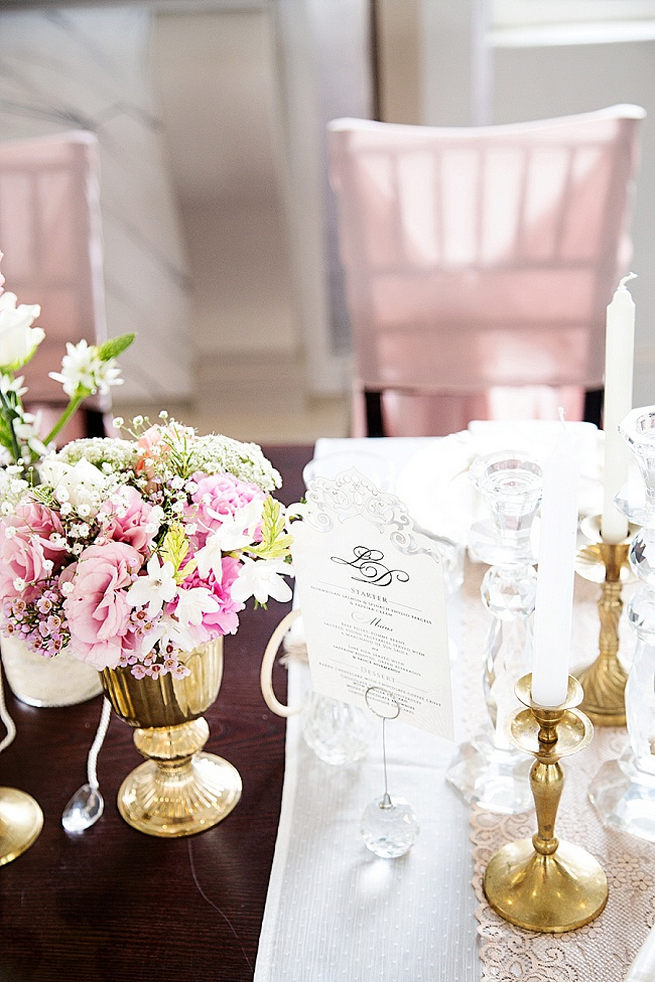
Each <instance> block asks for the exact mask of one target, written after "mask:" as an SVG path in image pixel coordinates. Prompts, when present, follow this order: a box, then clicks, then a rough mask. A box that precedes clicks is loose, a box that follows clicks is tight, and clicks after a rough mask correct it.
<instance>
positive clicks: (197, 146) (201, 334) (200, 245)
mask: <svg viewBox="0 0 655 982" xmlns="http://www.w3.org/2000/svg"><path fill="white" fill-rule="evenodd" d="M151 52H152V55H151V69H152V78H153V85H154V86H155V90H156V92H157V95H158V103H159V110H160V115H161V119H162V123H163V127H164V133H165V140H166V144H167V146H168V149H169V154H170V164H171V168H172V174H173V180H174V183H175V187H176V190H177V194H178V201H179V206H180V212H181V218H182V224H183V227H184V229H185V233H186V239H187V248H188V252H189V259H190V263H189V265H190V269H191V275H192V309H193V340H194V345H195V349H196V358H195V361H196V368H197V370H199V371H201V372H202V374H203V377H204V378H205V379H208V378H209V375H210V372H211V370H212V369H213V370H214V372H215V375H216V377H217V379H218V378H220V376H221V374H226V372H225V370H224V366H225V364H226V361H227V360H229V359H230V358H231V357H233V356H235V355H236V356H238V357H244V358H250V359H251V360H252V359H259V360H262V359H263V360H264V361H265V360H266V359H267V358H270V354H271V353H272V352H274V353H275V354H276V355H277V356H278V357H280V358H286V359H287V360H288V359H289V357H293V356H294V355H295V351H296V349H297V346H298V339H297V334H296V325H295V323H294V318H293V305H292V298H291V284H290V271H289V259H288V254H287V247H286V242H287V240H286V227H285V219H284V214H283V204H282V186H281V185H282V178H281V162H280V153H281V150H280V134H279V126H278V118H279V107H278V105H277V93H278V88H279V87H278V82H277V69H276V64H275V59H274V38H273V29H272V18H271V14H270V11H268V10H266V9H262V10H245V11H230V10H227V11H225V10H223V11H221V10H214V11H212V12H210V13H192V14H179V13H177V14H168V13H161V12H160V13H158V14H157V16H156V18H155V25H154V32H153V39H152V49H151ZM208 362H209V365H208ZM222 366H223V373H222V372H221V368H222Z"/></svg>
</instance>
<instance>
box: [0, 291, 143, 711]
mask: <svg viewBox="0 0 655 982" xmlns="http://www.w3.org/2000/svg"><path fill="white" fill-rule="evenodd" d="M3 282H4V279H3V277H2V275H0V513H5V514H6V513H8V511H9V510H10V504H7V503H6V502H5V501H4V496H5V494H9V496H13V495H15V493H16V488H18V487H22V486H23V485H22V484H21V483H20V482H21V481H22V480H24V481H26V482H27V483H28V484H31V485H33V484H36V483H38V481H39V467H40V463H41V461H42V460H43V459H44V457H46V456H47V455H48V454H49V453H51V452H52V451H53V449H54V446H55V441H56V440H57V438H58V437H59V438H61V433H62V430H63V428H64V426H65V425H66V423H67V422H68V421H69V420H70V419H71V418H72V417H73V415H74V414H75V412H76V410H77V409H78V408H79V407H80V406H81V404H82V403H83V402H84V400H85V399H86V398H87V397H88V396H91V395H95V394H96V393H97V392H100V393H101V394H103V395H106V394H107V393H108V392H109V389H110V388H111V387H112V386H115V385H120V384H121V383H122V378H121V377H120V371H119V368H118V365H117V363H116V357H117V356H118V355H119V354H120V353H121V352H122V351H124V350H125V349H126V348H127V347H128V346H129V345H130V344H131V343H132V341H133V339H134V335H133V334H125V335H122V336H121V337H118V338H114V339H112V340H111V341H107V342H105V343H104V344H101V345H89V344H87V342H86V341H80V342H79V343H78V344H68V345H67V351H66V354H65V356H64V358H63V361H62V365H61V370H60V372H51V373H50V375H51V377H52V378H53V379H55V380H56V381H58V382H60V383H61V384H62V386H63V389H64V394H65V395H66V396H67V404H66V405H65V406H64V408H63V411H62V412H61V413H60V415H59V417H58V418H57V417H56V415H55V416H53V414H52V413H51V412H50V411H48V412H47V415H48V416H50V417H51V420H50V424H49V427H48V429H47V430H46V428H45V427H46V420H45V419H44V418H43V415H42V412H41V411H38V412H36V413H32V412H28V411H27V410H26V404H25V403H24V401H23V400H24V397H25V396H26V393H27V387H26V386H25V384H24V375H23V374H22V372H23V369H24V368H25V366H26V365H27V364H28V362H29V361H30V360H31V359H32V357H33V355H34V353H35V352H36V350H37V348H38V346H39V345H40V344H41V342H42V341H43V340H44V337H45V332H44V331H43V330H42V329H41V328H40V327H35V326H33V325H34V322H35V321H36V319H37V318H38V317H39V314H40V307H39V306H38V305H36V304H19V303H17V298H16V296H15V294H13V293H3V289H2V284H3ZM16 482H18V484H16ZM2 656H3V663H4V667H5V672H6V674H7V678H8V680H9V682H10V684H11V687H12V689H13V690H14V693H15V694H16V695H17V696H18V698H19V699H21V700H22V701H23V702H27V703H29V704H31V705H34V706H59V705H70V704H71V703H75V702H81V701H83V700H84V699H88V698H90V697H91V696H93V695H96V694H97V693H98V692H99V691H100V686H99V683H98V677H97V674H96V673H95V672H93V671H91V670H90V669H89V668H87V667H86V666H85V665H82V664H81V663H80V662H76V661H73V660H72V659H71V658H70V657H69V656H68V655H67V654H64V655H62V656H61V657H60V658H59V659H57V661H56V662H55V661H50V662H46V661H45V660H44V659H42V658H37V657H35V656H33V655H31V654H30V652H29V651H28V650H27V649H26V648H25V646H24V645H23V644H22V643H21V642H20V640H11V639H9V638H7V637H6V636H5V637H4V638H3V640H2Z"/></svg>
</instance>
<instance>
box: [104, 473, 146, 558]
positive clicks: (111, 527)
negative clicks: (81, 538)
mask: <svg viewBox="0 0 655 982" xmlns="http://www.w3.org/2000/svg"><path fill="white" fill-rule="evenodd" d="M121 498H122V500H121V503H120V504H119V505H116V504H114V503H113V502H110V501H108V502H107V503H106V504H104V505H103V506H102V508H101V509H100V517H102V516H103V515H104V516H107V518H108V524H107V525H105V526H104V534H105V536H106V538H108V539H113V540H115V541H117V542H127V544H128V545H130V546H133V547H134V548H135V549H138V551H139V552H141V553H143V554H144V555H146V554H149V553H150V552H151V550H152V540H153V537H154V535H155V534H156V532H157V529H155V532H154V533H153V531H152V530H151V531H148V530H147V527H146V526H147V525H148V524H149V523H150V522H151V516H152V512H153V506H152V505H151V504H149V503H148V502H147V501H146V500H145V499H144V498H142V497H141V495H140V494H139V492H138V491H137V490H136V488H132V487H125V488H123V490H122V491H121Z"/></svg>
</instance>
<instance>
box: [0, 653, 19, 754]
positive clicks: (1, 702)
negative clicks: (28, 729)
mask: <svg viewBox="0 0 655 982" xmlns="http://www.w3.org/2000/svg"><path fill="white" fill-rule="evenodd" d="M0 720H2V722H3V724H4V727H5V729H6V731H7V735H6V736H5V738H4V740H3V741H2V743H0V753H2V751H3V750H5V749H6V748H7V747H8V746H9V744H10V743H13V741H14V737H15V736H16V724H15V723H14V721H13V719H12V718H11V716H10V715H9V710H8V709H7V705H6V703H5V689H4V684H3V681H2V670H0Z"/></svg>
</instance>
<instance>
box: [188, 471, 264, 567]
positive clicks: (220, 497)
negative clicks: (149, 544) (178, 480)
mask: <svg viewBox="0 0 655 982" xmlns="http://www.w3.org/2000/svg"><path fill="white" fill-rule="evenodd" d="M193 479H194V481H195V482H196V484H197V485H198V487H197V489H196V491H194V492H193V494H192V496H191V501H192V503H191V504H190V505H188V506H187V509H186V511H185V518H186V520H187V521H188V522H193V523H194V524H195V525H196V526H197V531H196V533H195V535H193V536H191V541H192V543H193V546H194V549H195V550H196V551H197V550H198V549H201V548H202V547H203V546H204V544H205V541H206V539H207V536H208V535H210V534H211V533H212V532H216V531H217V530H218V529H219V528H220V527H221V525H222V524H223V522H224V521H225V519H226V518H228V517H231V516H232V515H234V514H235V513H236V512H238V511H239V510H240V509H241V508H244V507H245V505H247V504H249V503H250V502H251V501H253V500H254V499H255V498H257V499H259V500H261V501H263V500H264V498H265V497H266V496H265V494H264V493H263V491H261V490H260V488H258V487H257V486H256V485H254V484H248V483H247V482H246V481H241V480H239V478H238V477H234V475H233V474H210V475H209V476H207V477H201V476H200V475H197V476H194V478H193Z"/></svg>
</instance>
